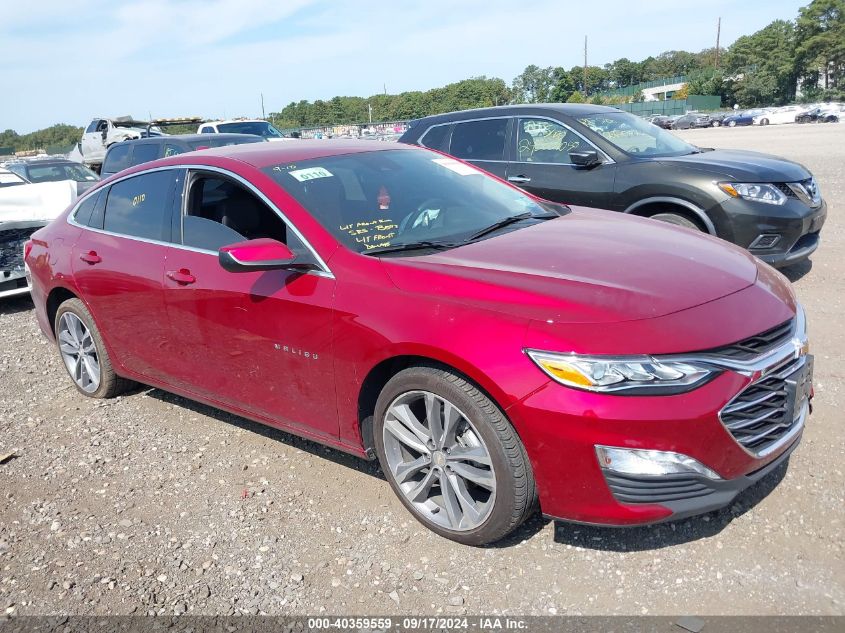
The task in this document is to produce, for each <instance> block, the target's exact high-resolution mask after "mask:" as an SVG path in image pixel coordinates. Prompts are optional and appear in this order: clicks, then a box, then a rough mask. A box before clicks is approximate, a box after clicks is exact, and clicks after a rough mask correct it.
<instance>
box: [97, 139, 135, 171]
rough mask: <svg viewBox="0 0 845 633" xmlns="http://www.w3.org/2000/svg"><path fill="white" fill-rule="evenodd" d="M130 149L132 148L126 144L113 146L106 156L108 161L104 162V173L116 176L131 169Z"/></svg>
mask: <svg viewBox="0 0 845 633" xmlns="http://www.w3.org/2000/svg"><path fill="white" fill-rule="evenodd" d="M130 149H131V146H130V145H126V144H120V145H113V146H112V147H111V148H109V151H108V153H107V154H106V159H105V160H104V161H103V171H104V172H108V173H110V174H116V173H117V172H119V171H121V170H123V169H126V168H127V167H129V150H130Z"/></svg>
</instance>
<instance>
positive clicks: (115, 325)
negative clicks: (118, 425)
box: [72, 169, 177, 382]
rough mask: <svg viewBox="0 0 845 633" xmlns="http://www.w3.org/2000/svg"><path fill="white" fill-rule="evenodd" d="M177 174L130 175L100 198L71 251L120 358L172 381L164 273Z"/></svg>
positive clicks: (105, 333) (171, 171)
mask: <svg viewBox="0 0 845 633" xmlns="http://www.w3.org/2000/svg"><path fill="white" fill-rule="evenodd" d="M176 176H177V170H174V169H160V170H156V171H152V172H148V173H144V174H139V175H136V176H131V177H129V178H126V179H124V180H120V181H118V182H116V183H114V184H113V185H111V186H110V187H109V188H108V189H107V190H104V191H103V192H101V193H100V194H99V200H98V204H97V207H96V208H95V209H94V210H93V213H92V214H91V216H90V218H80V219H79V223H80V224H85V225H87V230H84V231H82V233H81V234H80V237H79V239H78V240H77V243H76V244H75V246H74V247H73V257H72V261H73V275H74V279H75V281H76V283H77V285H78V286H79V288H80V290H81V291H82V294H83V296H85V298H86V300H87V302H88V306H89V308H90V310H91V313H92V314H93V316H94V319H95V321H96V322H97V325H98V326H99V328H100V330H101V332H102V333H103V337H104V338H105V340H106V343H107V344H108V345H109V350H110V352H111V353H112V354H113V357H114V359H115V360H116V361H117V362H118V363H119V364H120V365H121V366H123V367H124V368H126V369H128V370H129V371H131V372H134V373H135V374H138V375H140V376H143V377H149V378H150V379H151V381H152V382H167V380H165V377H166V375H167V370H168V354H167V345H168V340H167V334H168V333H167V319H166V318H165V317H164V297H163V294H162V275H163V267H164V256H165V253H166V251H167V248H168V246H167V242H168V241H169V239H170V226H171V223H170V218H171V206H172V202H173V193H174V187H175V183H176Z"/></svg>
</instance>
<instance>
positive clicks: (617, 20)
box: [0, 0, 808, 134]
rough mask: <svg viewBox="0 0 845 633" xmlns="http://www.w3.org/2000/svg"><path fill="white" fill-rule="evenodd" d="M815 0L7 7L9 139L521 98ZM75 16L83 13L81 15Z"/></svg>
mask: <svg viewBox="0 0 845 633" xmlns="http://www.w3.org/2000/svg"><path fill="white" fill-rule="evenodd" d="M807 3H808V0H803V1H801V0H798V1H796V0H792V1H789V0H740V1H733V0H707V2H700V1H696V2H689V1H686V0H671V1H670V0H647V1H642V2H638V1H632V0H604V1H602V2H600V3H599V2H583V1H571V0H520V1H519V2H514V1H513V0H425V1H424V2H423V1H419V0H418V1H416V2H410V1H407V0H127V1H121V0H75V1H74V2H73V3H68V2H67V0H29V1H26V2H19V1H17V0H3V5H4V6H3V8H2V11H0V14H2V19H0V78H1V79H0V82H2V83H0V85H2V90H0V130H5V129H9V128H11V129H14V130H16V131H18V132H19V133H22V134H23V133H27V132H31V131H33V130H36V129H40V128H42V127H47V126H49V125H52V124H54V123H70V124H73V125H80V126H81V125H87V124H88V123H89V122H90V120H91V119H92V118H94V117H97V116H109V117H111V116H122V115H127V114H131V115H133V116H135V117H138V118H144V117H149V116H152V117H181V116H202V117H206V118H217V117H234V116H260V115H261V94H262V93H263V95H264V104H265V110H266V112H267V113H268V114H269V113H270V112H275V111H279V110H281V109H282V108H283V107H284V106H285V105H287V104H288V103H290V102H291V101H299V100H301V99H307V100H311V101H313V100H314V99H330V98H331V97H333V96H336V95H350V96H363V97H366V96H370V95H372V94H375V93H379V92H382V91H383V90H384V89H385V87H386V89H387V91H388V92H389V93H396V92H402V91H405V90H427V89H430V88H435V87H438V86H443V85H445V84H447V83H452V82H455V81H459V80H461V79H466V78H468V77H474V76H480V75H486V76H488V77H500V78H502V79H504V80H505V81H506V82H507V83H508V84H510V82H511V80H512V79H513V78H514V77H515V76H516V75H518V74H519V73H520V72H522V70H523V69H524V68H525V67H526V66H528V65H529V64H537V65H538V66H542V67H544V66H564V67H566V68H571V67H572V66H575V65H579V64H582V63H583V54H584V53H583V47H584V36H585V35H586V36H588V38H589V63H590V64H591V65H603V64H605V63H608V62H611V61H613V60H616V59H619V58H621V57H627V58H629V59H631V60H633V61H639V60H641V59H643V58H645V57H648V56H649V55H657V54H659V53H661V52H663V51H666V50H689V51H699V50H701V49H704V48H707V47H710V46H714V44H715V39H716V20H717V17H718V16H721V17H722V35H721V43H722V45H723V46H727V45H729V44H731V43H732V42H733V41H734V40H735V39H736V38H737V37H739V36H741V35H746V34H750V33H753V32H754V31H756V30H758V29H760V28H762V27H764V26H766V25H767V24H768V23H769V22H771V21H772V20H775V19H794V18H795V16H796V15H797V14H798V8H799V7H801V6H804V5H806V4H807ZM71 6H72V8H71Z"/></svg>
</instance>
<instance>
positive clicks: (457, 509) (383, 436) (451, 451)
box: [373, 366, 537, 546]
mask: <svg viewBox="0 0 845 633" xmlns="http://www.w3.org/2000/svg"><path fill="white" fill-rule="evenodd" d="M447 405H449V406H450V407H451V409H449V408H447ZM430 411H435V412H436V415H435V416H431V415H429V412H430ZM447 411H450V412H451V413H452V415H449V414H448V413H447ZM408 413H410V414H411V416H408ZM409 417H410V418H411V421H410V423H409V422H408V419H409ZM403 419H404V420H406V421H405V422H402V420H403ZM433 419H436V420H439V422H438V423H437V426H436V427H435V432H434V433H430V432H429V429H430V426H431V423H429V420H433ZM449 420H451V421H452V422H453V424H452V425H450V424H448V423H446V421H449ZM450 426H451V428H452V430H451V431H449V430H446V431H445V432H444V433H442V434H441V433H438V432H436V431H437V429H438V428H444V427H445V428H446V429H449V428H450ZM373 431H374V433H373V434H374V440H375V449H376V455H377V456H378V459H379V463H380V464H381V468H382V470H383V472H384V474H385V477H386V478H387V481H388V482H389V483H390V487H391V488H393V491H394V492H395V493H396V495H397V496H398V497H399V499H400V501H401V502H402V504H403V505H404V506H405V507H406V508H407V509H408V511H409V512H410V513H411V514H412V515H414V518H416V519H417V520H418V521H419V522H420V523H422V524H423V525H424V526H426V527H427V528H428V529H430V530H432V531H433V532H435V533H437V534H439V535H440V536H443V537H445V538H448V539H451V540H453V541H457V542H459V543H463V544H465V545H476V546H478V545H485V544H487V543H492V542H494V541H498V540H499V539H501V538H503V537H505V536H507V535H508V534H510V533H511V532H512V531H513V530H515V529H516V528H517V527H518V526H519V525H520V524H521V523H522V522H523V521H525V519H526V518H527V517H528V516H530V515H531V514H532V513H533V512H534V511H535V509H536V507H537V493H536V489H535V486H534V475H533V473H532V471H531V465H530V463H529V461H528V456H527V455H526V453H525V448H524V447H523V445H522V442H521V441H520V439H519V437H518V436H517V434H516V431H515V430H514V428H513V426H511V424H510V422H509V421H508V419H507V418H506V417H505V414H504V413H503V412H502V411H501V410H500V409H499V407H498V406H496V405H495V404H494V403H493V402H492V401H491V400H490V399H489V398H488V397H487V396H486V395H484V394H483V393H482V392H481V391H480V390H479V389H478V388H476V387H475V385H473V384H472V383H470V382H468V381H467V380H466V379H464V378H462V377H461V376H458V375H456V374H454V373H452V372H449V371H446V370H444V369H440V368H436V367H427V366H418V367H411V368H408V369H404V370H402V371H400V372H399V373H397V374H396V375H395V376H393V378H391V379H390V380H389V381H388V383H387V384H386V385H385V387H384V389H383V390H382V392H381V394H379V397H378V401H377V402H376V408H375V415H374V420H373ZM397 433H398V435H397ZM400 436H401V437H402V438H403V439H399V437H400ZM421 438H429V439H427V440H426V443H427V444H424V443H423V442H422V441H421ZM433 438H438V440H437V442H436V443H435V442H434V441H433ZM408 442H410V443H408ZM414 444H416V446H417V448H411V446H412V445H414ZM423 447H425V449H423ZM459 453H461V454H460V455H459ZM470 453H471V454H472V455H473V457H472V458H469V454H470ZM464 454H466V455H467V456H466V457H464ZM467 466H469V468H467ZM465 474H468V475H469V478H467V477H464V475H465ZM400 479H401V480H400ZM475 481H478V482H480V483H482V484H484V485H483V486H482V485H476V484H475V483H474V482H475ZM441 482H444V483H445V488H444V487H443V486H444V483H441ZM490 486H492V489H491V488H490ZM420 491H423V492H420ZM460 497H463V498H460ZM412 499H413V500H412ZM448 500H451V502H452V503H451V504H450V503H448ZM467 500H469V503H468V504H466V505H465V502H466V501H467ZM450 510H451V511H450Z"/></svg>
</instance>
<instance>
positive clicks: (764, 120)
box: [760, 119, 769, 125]
mask: <svg viewBox="0 0 845 633" xmlns="http://www.w3.org/2000/svg"><path fill="white" fill-rule="evenodd" d="M768 124H769V120H768V119H760V125H768Z"/></svg>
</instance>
